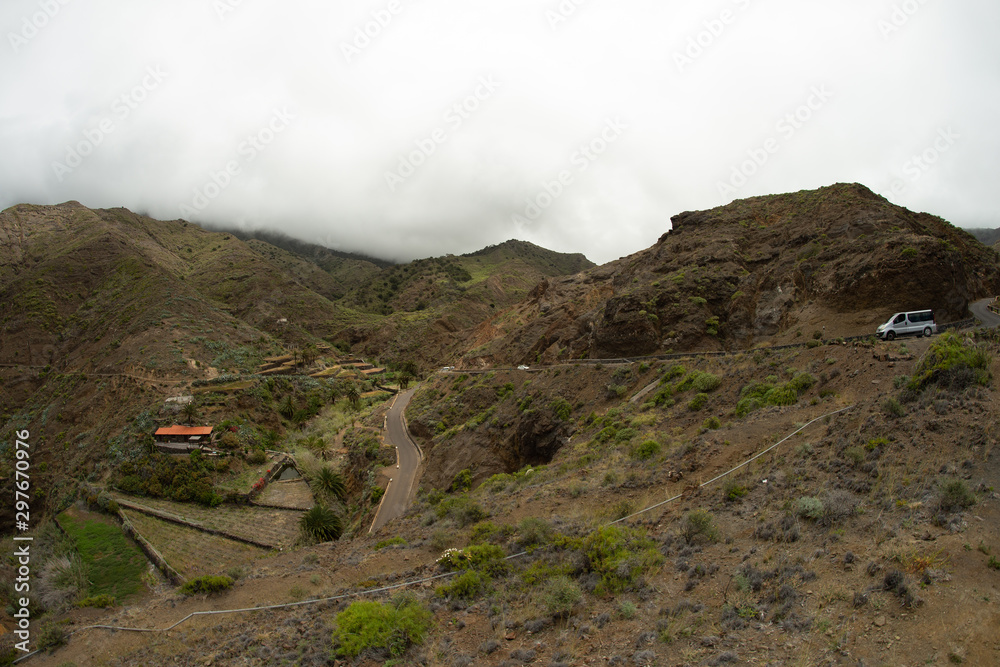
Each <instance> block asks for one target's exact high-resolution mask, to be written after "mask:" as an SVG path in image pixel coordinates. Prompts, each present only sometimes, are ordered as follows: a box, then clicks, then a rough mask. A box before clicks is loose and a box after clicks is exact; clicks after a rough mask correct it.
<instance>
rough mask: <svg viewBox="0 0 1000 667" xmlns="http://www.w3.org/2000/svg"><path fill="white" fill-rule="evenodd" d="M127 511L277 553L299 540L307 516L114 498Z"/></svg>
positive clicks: (288, 511)
mask: <svg viewBox="0 0 1000 667" xmlns="http://www.w3.org/2000/svg"><path fill="white" fill-rule="evenodd" d="M114 498H115V500H116V501H118V504H119V505H121V506H122V507H123V508H125V509H135V510H139V511H142V510H146V511H148V512H152V513H153V514H158V515H160V516H161V517H165V518H167V519H174V520H180V521H184V522H186V523H189V524H192V525H193V526H194V527H195V528H198V527H201V528H207V529H210V530H217V531H220V532H223V533H225V534H226V535H229V536H235V537H238V538H242V539H245V540H251V541H253V542H255V543H258V544H263V545H267V546H270V547H272V548H275V549H287V548H289V547H291V546H293V545H294V544H295V541H296V540H297V539H298V537H299V519H300V518H301V517H302V515H303V514H304V512H302V511H294V510H284V509H272V508H267V507H256V506H253V505H251V506H247V507H236V506H234V505H222V506H219V507H204V506H202V505H196V504H194V503H178V502H174V501H172V500H163V499H160V498H136V497H131V496H125V495H122V494H115V495H114Z"/></svg>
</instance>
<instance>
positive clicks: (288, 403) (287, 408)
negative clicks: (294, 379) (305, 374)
mask: <svg viewBox="0 0 1000 667" xmlns="http://www.w3.org/2000/svg"><path fill="white" fill-rule="evenodd" d="M278 412H280V413H281V414H282V415H284V416H285V418H287V419H291V418H292V417H293V416H295V402H294V401H292V395H291V394H286V395H285V401H284V402H283V403H282V404H281V407H280V408H278Z"/></svg>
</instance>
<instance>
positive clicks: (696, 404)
mask: <svg viewBox="0 0 1000 667" xmlns="http://www.w3.org/2000/svg"><path fill="white" fill-rule="evenodd" d="M706 403H708V394H695V396H694V398H692V399H691V400H690V402H688V406H687V407H688V410H691V411H692V412H697V411H698V410H701V409H702V408H703V407H705V404H706Z"/></svg>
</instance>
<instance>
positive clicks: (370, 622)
mask: <svg viewBox="0 0 1000 667" xmlns="http://www.w3.org/2000/svg"><path fill="white" fill-rule="evenodd" d="M432 618H433V617H432V615H431V612H430V611H428V610H427V609H425V608H423V607H422V606H421V605H420V604H419V603H417V602H415V601H413V600H412V599H404V601H403V602H401V603H399V604H398V605H391V604H380V603H378V602H368V601H358V602H352V603H351V605H350V606H349V607H348V608H347V609H345V610H344V611H342V612H340V613H339V614H337V618H336V628H335V629H334V631H333V635H332V639H333V646H334V653H335V654H336V655H338V656H340V657H345V658H356V657H357V656H358V655H360V654H361V653H362V652H365V651H369V650H371V651H378V652H381V653H384V654H386V657H392V658H398V657H400V656H402V655H403V654H404V653H406V650H407V649H408V648H409V647H410V646H411V645H412V644H420V643H422V642H423V641H424V637H426V636H427V632H428V630H430V628H431V620H432Z"/></svg>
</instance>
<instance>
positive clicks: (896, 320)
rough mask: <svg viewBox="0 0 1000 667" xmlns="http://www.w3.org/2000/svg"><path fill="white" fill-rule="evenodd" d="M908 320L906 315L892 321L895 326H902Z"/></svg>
mask: <svg viewBox="0 0 1000 667" xmlns="http://www.w3.org/2000/svg"><path fill="white" fill-rule="evenodd" d="M905 320H906V314H905V313H904V314H902V315H899V316H898V317H897V318H896V319H894V320H893V321H892V323H893V324H902V323H903V322H904V321H905Z"/></svg>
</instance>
